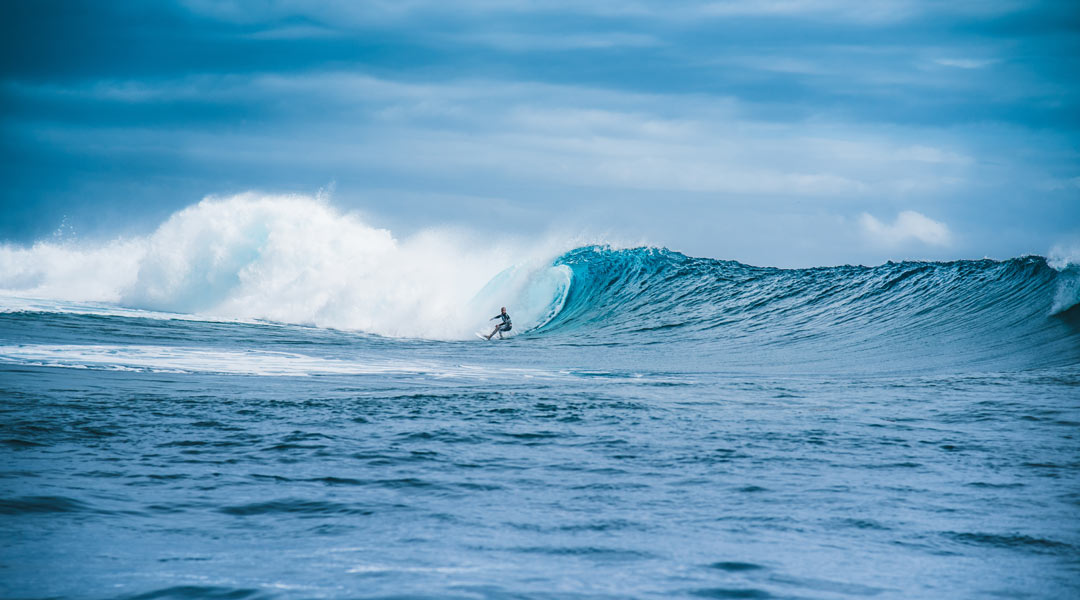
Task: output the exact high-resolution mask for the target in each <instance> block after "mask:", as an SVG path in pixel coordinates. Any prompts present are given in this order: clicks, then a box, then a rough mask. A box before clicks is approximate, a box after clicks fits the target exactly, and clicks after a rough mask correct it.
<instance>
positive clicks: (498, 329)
mask: <svg viewBox="0 0 1080 600" xmlns="http://www.w3.org/2000/svg"><path fill="white" fill-rule="evenodd" d="M495 319H502V321H501V322H499V323H496V324H495V329H494V330H493V331H492V332H491V333H490V334H488V336H487V338H486V339H489V340H490V339H491V336H493V335H495V334H496V333H497V334H499V339H500V340H501V339H502V334H503V332H504V331H510V330H511V329H512V328H513V326H514V325H513V323H511V322H510V315H508V314H506V307H505V306H504V307H502V312H500V313H499V314H497V315H495V316H494V317H491V318H490V319H488V320H489V321H494V320H495Z"/></svg>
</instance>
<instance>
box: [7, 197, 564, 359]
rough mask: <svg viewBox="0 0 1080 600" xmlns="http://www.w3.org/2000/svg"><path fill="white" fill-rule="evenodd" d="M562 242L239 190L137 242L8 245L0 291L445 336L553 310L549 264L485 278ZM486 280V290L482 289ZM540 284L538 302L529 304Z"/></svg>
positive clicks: (555, 280)
mask: <svg viewBox="0 0 1080 600" xmlns="http://www.w3.org/2000/svg"><path fill="white" fill-rule="evenodd" d="M566 249H567V248H566V247H565V245H564V246H559V244H558V243H557V242H554V243H552V244H540V245H539V246H537V245H532V246H531V247H525V246H524V245H523V244H516V243H513V242H506V241H502V242H496V243H491V242H487V241H484V240H478V239H476V238H475V237H474V236H471V235H469V234H467V233H464V232H453V231H449V230H425V231H421V232H419V233H417V234H415V235H413V236H411V237H408V238H405V239H398V238H396V237H394V236H393V234H392V233H391V232H390V231H388V230H386V229H380V228H377V227H373V226H371V225H369V224H367V223H365V222H364V221H363V220H362V219H361V218H360V217H359V216H358V215H356V214H351V213H342V212H340V211H339V210H337V209H335V208H334V207H332V206H330V205H329V204H328V203H327V202H326V201H325V199H323V198H321V197H320V198H311V197H305V196H267V195H257V194H254V193H246V194H241V195H238V196H233V197H229V198H208V199H205V200H203V201H202V202H199V203H198V204H195V205H193V206H190V207H188V208H185V209H183V210H181V211H179V212H177V213H175V214H173V215H172V216H171V217H170V218H169V219H168V220H167V221H166V222H165V223H163V224H162V225H161V226H160V227H158V228H157V230H156V231H154V232H153V233H152V234H150V235H148V236H145V237H140V238H134V239H125V240H114V241H110V242H107V243H102V244H97V245H91V244H82V245H76V244H74V243H54V242H41V243H38V244H35V245H34V246H32V247H30V248H20V247H14V246H5V247H3V248H0V290H3V291H4V292H5V293H8V294H17V295H22V296H29V297H35V298H51V299H56V300H64V301H69V302H88V301H89V302H109V303H115V304H117V305H120V306H125V307H133V308H141V309H146V310H153V311H169V312H175V313H184V314H201V315H206V316H207V317H213V318H224V319H241V320H243V319H263V320H269V321H277V322H283V323H295V324H310V325H316V326H320V327H334V328H341V329H351V330H359V331H364V332H368V333H374V334H379V335H386V336H395V337H418V338H430V339H454V338H465V337H468V336H470V335H471V332H472V331H474V330H475V329H477V328H478V327H481V326H483V325H484V323H485V321H486V317H488V316H490V314H489V313H491V312H492V311H497V310H498V307H499V306H501V305H509V306H511V308H514V307H515V302H516V301H517V299H518V298H517V296H518V295H520V294H526V296H523V297H522V303H523V305H522V306H521V308H522V309H524V312H521V311H519V312H518V316H516V317H515V318H517V319H518V322H519V323H520V324H521V325H523V326H525V327H526V328H528V327H529V326H530V325H535V324H537V323H538V322H539V321H540V320H541V319H547V318H550V316H551V314H550V313H551V312H552V311H551V310H550V309H551V305H552V303H553V302H555V303H557V302H558V300H559V298H560V297H561V295H562V294H564V293H565V288H566V286H567V284H568V282H566V281H565V275H563V276H561V278H560V276H559V274H558V273H553V274H552V275H551V276H550V277H549V279H551V282H550V285H548V286H547V289H544V290H539V291H538V290H537V289H536V285H535V283H530V282H531V281H532V280H531V279H528V280H527V281H523V280H522V279H521V278H520V277H517V278H510V279H508V281H507V285H506V286H502V287H500V286H495V287H492V286H490V285H489V282H490V281H491V280H492V278H493V277H494V276H495V275H497V274H498V273H500V272H501V271H504V270H506V269H508V268H511V267H514V266H515V265H520V266H519V267H518V270H519V271H521V272H529V273H538V269H539V270H540V271H543V270H546V269H554V267H552V265H551V260H552V259H553V258H554V257H555V256H557V255H558V254H560V253H561V252H562V251H564V250H566ZM555 271H559V270H558V269H555ZM559 272H561V271H559ZM485 286H487V287H486V288H485ZM481 289H485V290H486V292H485V293H484V294H479V295H478V290H481ZM537 293H539V294H540V295H541V296H543V295H545V294H546V296H547V297H546V298H542V299H537V298H535V297H534V296H536V295H537ZM537 304H542V305H543V306H537ZM530 307H532V308H531V309H530ZM533 313H536V314H535V315H534V314H533Z"/></svg>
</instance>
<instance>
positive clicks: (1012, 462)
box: [0, 199, 1080, 600]
mask: <svg viewBox="0 0 1080 600" xmlns="http://www.w3.org/2000/svg"><path fill="white" fill-rule="evenodd" d="M287 205H288V202H286V201H276V203H274V202H272V203H270V204H266V203H265V202H261V201H256V200H252V199H247V200H231V201H227V202H218V203H213V202H207V203H203V204H200V205H198V206H196V207H193V208H192V209H190V210H189V211H186V212H184V213H179V214H177V215H174V216H173V217H172V218H171V219H170V220H169V221H168V222H167V223H164V224H163V225H162V226H161V228H159V229H158V230H157V231H156V232H155V233H154V234H153V235H150V236H146V237H143V238H128V239H118V240H114V241H111V242H108V243H104V242H103V243H100V244H97V245H94V244H90V243H83V242H77V241H76V242H71V241H68V242H63V241H50V242H47V243H46V242H43V243H41V244H37V245H35V246H32V247H16V246H12V245H8V246H5V247H4V249H3V252H2V253H0V288H2V289H3V290H4V291H3V293H2V294H0V310H2V312H0V413H2V414H0V442H2V444H0V596H2V597H4V598H41V599H44V598H92V599H97V598H101V599H105V598H121V599H131V600H134V599H151V598H192V599H193V598H215V599H247V598H252V599H254V598H371V599H374V598H384V599H390V598H394V599H405V598H410V599H412V598H416V599H419V598H452V599H485V600H487V599H491V600H494V599H557V598H569V599H594V598H596V599H600V598H604V599H607V598H837V599H840V598H864V597H865V598H871V597H872V598H878V599H891V598H994V597H999V598H1063V599H1064V598H1077V597H1080V312H1078V311H1080V308H1078V307H1077V302H1078V300H1080V293H1078V286H1077V284H1078V281H1080V271H1078V270H1077V267H1076V266H1075V265H1072V264H1069V263H1067V262H1060V261H1056V262H1055V261H1050V262H1048V260H1047V259H1045V258H1042V257H1039V256H1026V257H1018V258H1012V259H1009V260H1000V261H999V260H960V261H955V262H943V263H929V262H893V263H886V264H883V265H879V266H869V267H868V266H838V267H821V268H812V269H776V268H763V267H755V266H749V265H746V264H741V263H739V262H735V261H730V260H717V259H713V258H695V257H691V256H686V255H684V254H681V253H679V252H676V251H673V250H668V249H663V248H652V247H615V246H609V245H605V244H598V245H596V244H586V245H581V246H577V247H569V248H561V249H559V250H558V251H555V252H551V251H549V250H547V249H537V250H536V251H535V252H534V253H533V255H530V256H528V257H526V256H523V255H522V256H518V255H515V254H514V253H513V252H511V251H498V252H495V251H492V252H491V253H488V254H484V253H483V252H480V251H479V250H475V251H474V249H470V248H469V247H466V246H465V245H463V244H464V243H463V242H461V240H460V237H455V235H454V234H452V233H446V234H445V235H443V234H440V235H421V236H416V237H413V238H410V240H408V241H403V240H398V239H396V238H394V237H393V236H392V235H390V234H389V233H388V232H384V231H383V230H378V229H374V228H367V227H366V226H364V225H362V224H361V223H359V222H354V223H352V225H351V226H350V227H352V229H349V227H346V230H345V231H344V232H342V231H341V230H339V229H335V228H334V227H336V226H333V225H330V224H329V223H331V222H332V221H334V220H335V219H336V220H339V221H340V220H342V219H344V220H345V221H348V219H350V218H352V217H347V216H342V215H337V214H334V213H333V211H330V209H327V208H325V207H322V208H319V207H315V208H311V207H306V208H305V207H304V206H300V209H298V212H297V211H293V212H290V211H292V210H293V209H290V208H287ZM283 206H286V208H282V207H283ZM293 208H296V207H295V206H294V207H293ZM215 211H219V212H221V211H224V212H225V213H228V214H227V216H228V217H229V218H227V219H223V218H218V216H220V215H217V216H215ZM283 211H284V212H283ZM320 211H323V212H321V213H320ZM327 211H329V212H327ZM324 213H325V214H324ZM267 215H270V216H269V217H268V216H267ZM274 215H277V216H274ZM283 215H284V216H283ZM320 215H321V216H320ZM322 217H326V219H325V220H326V222H325V223H324V222H323V220H320V219H322ZM304 219H309V220H308V221H305V220H304ZM237 223H241V225H242V226H237V225H236V224H237ZM324 226H325V228H323V227H324ZM335 232H337V233H335ZM297 240H304V241H302V242H300V241H297ZM357 244H358V245H357ZM545 252H546V253H547V254H545ZM492 257H494V258H492ZM440 290H441V291H440ZM500 306H506V307H507V310H508V312H509V313H510V314H511V316H512V317H513V319H514V329H513V330H512V331H511V332H510V335H509V336H507V338H506V339H504V340H501V341H500V340H497V339H496V340H493V341H491V342H485V341H483V340H478V339H477V338H476V337H475V336H474V335H473V334H474V333H475V332H477V331H483V332H485V333H486V332H488V331H490V328H491V325H490V323H491V322H490V321H489V320H488V319H489V318H490V317H491V316H492V315H494V314H496V313H497V312H498V311H499V308H500Z"/></svg>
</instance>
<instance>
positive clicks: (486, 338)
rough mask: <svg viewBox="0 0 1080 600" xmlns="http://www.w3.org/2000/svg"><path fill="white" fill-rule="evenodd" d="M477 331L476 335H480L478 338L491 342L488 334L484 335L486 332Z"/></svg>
mask: <svg viewBox="0 0 1080 600" xmlns="http://www.w3.org/2000/svg"><path fill="white" fill-rule="evenodd" d="M475 333H476V337H478V338H480V339H482V340H484V341H485V342H490V341H491V340H489V339H488V336H486V335H484V334H482V333H480V332H479V331H477V332H475Z"/></svg>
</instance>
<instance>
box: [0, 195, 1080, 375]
mask: <svg viewBox="0 0 1080 600" xmlns="http://www.w3.org/2000/svg"><path fill="white" fill-rule="evenodd" d="M569 248H571V245H569V244H566V243H558V242H552V243H546V244H540V245H539V246H537V245H530V246H525V245H520V244H518V245H515V244H512V243H506V242H503V243H495V244H492V243H487V242H486V241H484V240H477V239H475V238H474V237H470V236H469V235H468V234H465V233H462V232H453V231H448V230H441V231H434V230H431V231H424V232H421V233H418V234H416V235H414V236H411V237H409V238H406V239H397V238H395V237H394V236H393V235H392V234H391V233H390V232H389V231H387V230H385V229H379V228H375V227H372V226H370V225H368V224H366V223H365V222H364V221H363V220H362V218H361V217H360V216H358V215H356V214H343V213H341V212H339V211H337V210H335V209H334V208H332V207H330V206H329V205H328V204H327V203H326V202H325V201H323V200H322V199H319V198H309V197H301V196H258V195H255V194H243V195H240V196H235V197H231V198H224V199H214V198H210V199H206V200H204V201H202V202H200V203H198V204H196V205H193V206H191V207H188V208H186V209H184V210H182V211H179V212H177V213H176V214H174V215H172V217H170V218H169V219H168V220H167V221H166V222H165V223H163V224H162V225H161V226H160V227H159V228H158V229H157V230H156V231H154V232H153V233H152V234H150V235H148V236H144V237H138V238H131V239H119V240H114V241H112V242H108V243H105V244H98V245H89V244H74V243H66V244H65V243H56V242H42V243H38V244H35V245H34V246H32V247H16V246H11V245H6V246H0V294H2V295H3V297H2V298H0V310H2V311H8V312H12V311H28V312H30V311H44V312H48V311H56V312H75V313H84V314H85V313H102V314H109V315H113V316H121V317H131V316H137V317H142V318H153V319H160V318H177V319H190V318H193V317H192V315H197V316H198V318H201V319H209V320H214V319H220V320H240V321H250V320H264V321H272V322H279V323H289V324H301V325H315V326H318V327H327V328H337V329H345V330H353V331H362V332H366V333H371V334H377V335H381V336H386V337H410V338H423V339H471V337H472V336H471V334H472V332H473V331H476V330H478V329H481V328H486V327H488V326H489V325H487V324H488V323H489V321H488V319H489V317H490V316H491V315H493V314H495V313H496V312H498V309H499V307H500V306H507V307H508V309H509V312H510V313H511V314H512V315H513V317H514V328H515V329H514V334H515V335H522V334H525V335H526V336H530V337H536V336H543V337H545V338H548V339H551V340H554V341H555V342H559V341H560V340H562V341H566V342H567V343H593V344H595V343H604V344H655V343H669V342H674V341H678V342H681V343H692V344H696V345H697V349H696V350H695V352H698V353H700V352H706V353H711V354H712V355H717V354H718V353H720V354H724V356H726V357H727V358H726V359H725V360H729V359H731V357H732V356H738V357H741V358H740V360H743V361H744V362H745V361H757V362H766V363H767V362H776V363H778V364H779V363H783V364H789V365H790V364H797V363H799V362H803V363H805V364H811V363H812V362H813V361H814V360H816V358H815V357H818V356H821V355H825V354H827V355H828V356H829V357H830V360H837V359H839V360H843V361H847V362H849V363H852V364H857V363H858V362H860V361H877V362H881V361H899V363H901V364H904V363H905V361H906V362H907V363H913V361H916V359H918V360H921V361H922V362H923V363H925V362H926V361H928V360H929V361H933V360H935V357H941V356H950V357H951V358H952V359H954V360H955V359H959V360H965V361H969V362H974V363H979V362H980V361H981V362H984V363H987V364H989V363H991V362H995V361H996V362H998V363H1000V362H1001V361H1002V360H1008V359H1009V357H1010V356H1014V355H1024V356H1027V357H1029V359H1030V357H1037V358H1038V359H1039V360H1043V361H1045V362H1048V363H1053V362H1055V361H1057V362H1062V361H1076V360H1077V347H1078V344H1077V343H1076V341H1077V337H1076V333H1077V331H1078V330H1080V308H1078V306H1077V305H1078V302H1080V267H1078V266H1077V265H1076V264H1075V262H1074V261H1072V260H1071V259H1069V258H1067V257H1066V258H1062V257H1054V258H1052V259H1051V261H1049V262H1048V261H1047V260H1046V259H1044V258H1042V257H1038V256H1027V257H1021V258H1014V259H1010V260H1005V261H994V260H988V259H987V260H962V261H953V262H941V263H928V262H901V263H887V264H884V265H880V266H875V267H865V266H840V267H822V268H813V269H777V268H768V267H754V266H749V265H745V264H742V263H739V262H735V261H727V260H716V259H708V258H694V257H690V256H686V255H683V254H680V253H678V252H674V251H670V250H667V249H662V248H630V249H618V248H612V247H610V246H597V245H592V246H584V247H577V248H573V249H569ZM735 362H738V361H735Z"/></svg>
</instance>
